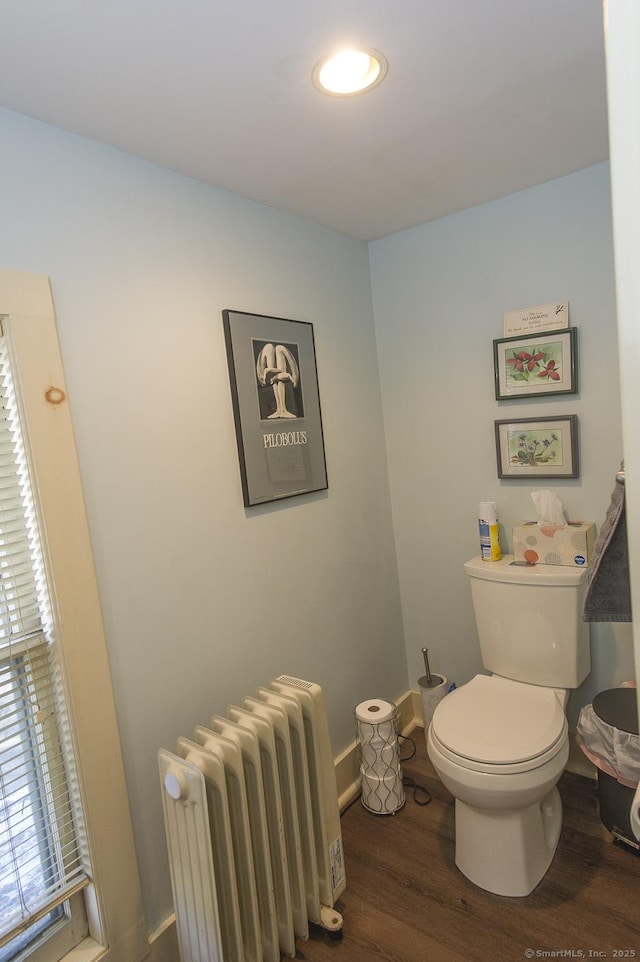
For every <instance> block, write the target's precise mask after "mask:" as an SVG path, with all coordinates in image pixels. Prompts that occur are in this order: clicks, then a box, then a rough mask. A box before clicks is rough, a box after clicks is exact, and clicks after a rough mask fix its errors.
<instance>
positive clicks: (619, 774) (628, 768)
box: [576, 705, 640, 788]
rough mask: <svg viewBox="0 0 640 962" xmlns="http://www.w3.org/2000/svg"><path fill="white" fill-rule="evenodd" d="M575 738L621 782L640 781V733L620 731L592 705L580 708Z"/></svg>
mask: <svg viewBox="0 0 640 962" xmlns="http://www.w3.org/2000/svg"><path fill="white" fill-rule="evenodd" d="M576 741H577V742H578V745H579V746H580V748H581V749H582V751H583V752H584V753H585V755H586V756H587V758H588V759H589V760H590V761H592V762H593V764H594V765H596V766H597V768H599V769H600V770H601V771H603V772H606V774H607V775H611V777H612V778H615V779H616V780H617V781H618V782H620V784H621V785H627V786H628V787H629V788H635V787H636V785H637V784H638V782H639V781H640V736H638V735H634V734H632V733H631V732H625V731H620V729H618V728H615V727H614V726H613V725H608V724H607V723H606V722H604V721H603V720H602V719H601V718H599V717H598V716H597V715H596V713H595V711H594V710H593V705H585V706H584V708H583V709H582V710H581V711H580V716H579V718H578V725H577V729H576Z"/></svg>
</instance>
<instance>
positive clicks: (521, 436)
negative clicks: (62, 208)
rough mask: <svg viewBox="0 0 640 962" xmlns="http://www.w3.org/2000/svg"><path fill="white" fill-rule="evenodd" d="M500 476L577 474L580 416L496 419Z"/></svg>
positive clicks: (564, 475) (543, 476) (577, 475)
mask: <svg viewBox="0 0 640 962" xmlns="http://www.w3.org/2000/svg"><path fill="white" fill-rule="evenodd" d="M494 424H495V433H496V455H497V459H498V477H499V478H577V477H579V473H578V417H577V415H576V414H568V415H566V416H565V417H553V418H544V417H543V418H511V419H509V420H508V421H495V422H494Z"/></svg>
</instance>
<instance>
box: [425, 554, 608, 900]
mask: <svg viewBox="0 0 640 962" xmlns="http://www.w3.org/2000/svg"><path fill="white" fill-rule="evenodd" d="M464 568H465V572H466V574H467V575H468V576H469V579H470V585H471V596H472V601H473V608H474V613H475V618H476V625H477V629H478V637H479V640H480V650H481V654H482V663H483V665H484V667H485V669H486V670H487V672H490V674H479V675H476V676H475V678H472V679H471V681H469V682H467V684H465V685H461V686H460V687H459V688H457V689H455V691H453V692H451V693H450V694H449V695H447V696H446V698H444V699H443V700H442V701H441V702H440V704H439V705H437V707H436V709H435V711H434V713H433V718H432V721H431V725H430V726H429V731H428V735H427V749H428V753H429V757H430V759H431V761H432V763H433V766H434V768H435V770H436V772H437V774H438V776H439V777H440V779H441V781H442V782H443V784H444V785H445V787H446V788H447V789H448V790H449V791H450V792H451V794H452V795H453V796H454V798H455V827H456V865H457V866H458V868H459V869H460V871H461V872H462V873H463V874H464V875H466V876H467V878H468V879H470V880H471V881H472V882H474V883H475V884H476V885H478V886H479V887H480V888H483V889H485V890H486V891H488V892H494V893H495V894H497V895H508V896H525V895H529V893H530V892H532V891H533V889H534V888H535V887H536V885H537V884H538V882H540V880H541V879H542V878H543V876H544V874H545V873H546V871H547V869H548V868H549V865H550V864H551V860H552V859H553V856H554V853H555V850H556V847H557V844H558V839H559V837H560V829H561V825H562V804H561V801H560V795H559V793H558V789H557V787H556V786H557V783H558V780H559V778H560V776H561V774H562V772H563V770H564V767H565V765H566V763H567V759H568V757H569V734H568V727H567V719H566V716H565V707H566V703H567V699H568V695H569V690H570V689H572V688H577V687H578V685H580V684H581V683H582V682H583V681H584V679H585V678H586V677H587V675H588V674H589V671H590V667H591V663H590V656H589V629H588V625H586V624H585V623H584V622H583V621H582V606H583V600H584V591H585V588H586V577H587V572H586V570H585V569H584V568H573V567H570V566H562V565H535V566H531V565H526V564H521V563H515V562H514V559H513V556H512V555H504V556H503V557H502V559H501V560H500V561H483V560H482V559H481V558H480V557H477V558H473V559H472V560H471V561H468V562H467V563H466V564H465V566H464Z"/></svg>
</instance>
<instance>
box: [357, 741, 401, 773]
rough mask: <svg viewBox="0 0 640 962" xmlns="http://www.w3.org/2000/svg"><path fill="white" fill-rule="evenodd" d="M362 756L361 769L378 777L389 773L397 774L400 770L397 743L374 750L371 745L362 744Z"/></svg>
mask: <svg viewBox="0 0 640 962" xmlns="http://www.w3.org/2000/svg"><path fill="white" fill-rule="evenodd" d="M360 754H361V757H362V764H361V768H362V770H364V771H370V772H372V773H373V774H374V775H377V776H384V775H388V774H389V773H393V774H395V773H396V772H397V770H398V766H399V759H398V745H397V742H386V743H385V744H384V745H382V746H381V747H380V748H374V747H373V746H372V745H371V744H370V743H367V742H362V743H361V745H360Z"/></svg>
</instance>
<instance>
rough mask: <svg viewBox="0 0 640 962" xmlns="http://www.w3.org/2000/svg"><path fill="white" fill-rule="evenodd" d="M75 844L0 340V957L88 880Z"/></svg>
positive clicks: (72, 797)
mask: <svg viewBox="0 0 640 962" xmlns="http://www.w3.org/2000/svg"><path fill="white" fill-rule="evenodd" d="M83 837H84V836H83V831H82V820H81V813H80V805H79V792H78V789H77V784H76V780H75V776H74V773H73V768H72V752H71V738H70V733H69V725H68V721H67V718H66V713H65V710H64V693H63V689H62V683H61V676H60V673H59V670H58V665H57V659H56V651H55V638H54V629H53V619H52V617H51V606H50V602H49V596H48V591H47V581H46V573H45V566H44V563H43V549H42V544H41V539H40V536H39V531H38V519H37V511H36V506H35V503H34V498H33V494H32V486H31V483H30V477H29V465H28V458H27V453H26V445H25V442H24V439H23V435H22V431H21V424H20V411H19V404H18V401H17V397H16V392H15V390H14V385H13V382H12V376H11V368H10V361H9V356H8V351H7V346H6V344H5V339H4V337H2V336H1V335H0V960H2V959H3V958H9V957H11V954H13V951H14V947H15V946H20V945H21V944H22V941H18V942H15V941H14V940H16V938H19V939H20V936H21V933H25V932H26V933H27V935H26V936H24V940H26V941H28V938H29V933H32V930H34V929H35V934H39V932H40V930H41V929H43V928H46V927H47V926H48V925H50V924H53V923H55V922H56V921H57V920H58V919H59V918H60V917H62V916H63V914H64V908H62V906H63V903H65V902H66V901H67V900H68V899H69V898H70V896H71V895H72V894H73V892H75V891H77V890H79V889H80V888H81V887H82V886H84V885H85V884H87V883H88V877H89V873H88V865H87V860H86V856H85V847H84V845H83ZM9 944H10V945H11V948H10V946H9ZM2 946H5V949H4V951H3V950H2ZM7 952H9V953H10V955H6V953H7Z"/></svg>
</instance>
